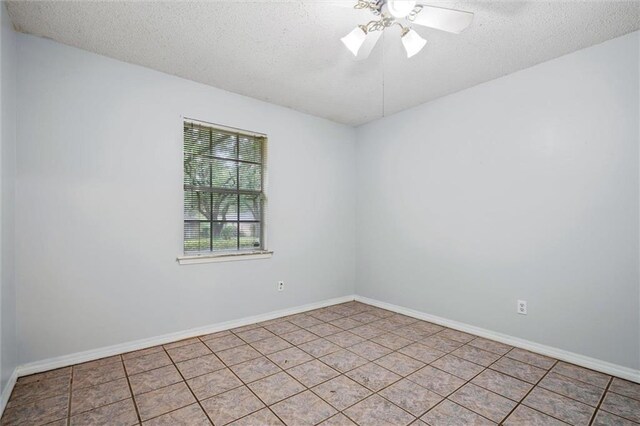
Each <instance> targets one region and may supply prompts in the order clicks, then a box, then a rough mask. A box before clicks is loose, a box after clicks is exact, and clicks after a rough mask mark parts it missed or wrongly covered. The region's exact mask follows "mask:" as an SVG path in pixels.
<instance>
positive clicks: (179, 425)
mask: <svg viewBox="0 0 640 426" xmlns="http://www.w3.org/2000/svg"><path fill="white" fill-rule="evenodd" d="M144 425H145V426H210V425H211V422H210V421H209V419H208V418H207V415H206V414H205V413H204V411H202V408H200V405H198V404H191V405H187V406H186V407H183V408H180V409H178V410H176V411H172V412H170V413H167V414H164V415H162V416H160V417H156V418H153V419H151V420H148V421H146V422H144Z"/></svg>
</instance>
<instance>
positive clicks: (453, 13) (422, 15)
mask: <svg viewBox="0 0 640 426" xmlns="http://www.w3.org/2000/svg"><path fill="white" fill-rule="evenodd" d="M353 7H354V9H364V10H369V11H370V12H372V13H373V14H374V15H375V16H376V17H377V19H374V20H372V21H369V22H368V23H366V24H363V25H358V26H357V27H355V28H354V29H353V30H352V31H351V32H350V33H349V34H347V35H346V36H344V37H342V38H341V40H342V42H343V43H344V45H345V46H346V47H347V49H349V50H350V51H351V53H353V55H354V56H355V57H356V59H365V58H367V57H368V56H369V53H371V50H373V48H374V46H375V45H376V42H377V41H378V39H379V38H380V35H381V34H382V32H383V31H384V30H386V29H387V28H389V27H392V26H393V25H398V26H399V27H400V31H401V32H400V40H401V41H402V45H403V46H404V49H405V51H406V52H407V58H410V57H412V56H413V55H415V54H416V53H418V52H420V51H421V50H422V48H423V47H424V46H425V45H426V44H427V41H426V40H425V39H424V38H422V37H421V36H420V34H418V33H417V32H416V31H415V30H413V29H412V28H411V26H410V25H411V24H416V25H423V26H425V27H430V28H435V29H438V30H442V31H447V32H450V33H455V34H459V33H460V32H462V31H463V30H464V29H465V28H467V27H468V26H469V25H470V24H471V21H472V20H473V13H471V12H465V11H462V10H455V9H446V8H443V7H436V6H427V5H424V4H417V2H416V1H411V0H357V3H356V4H355V5H354V6H353ZM403 22H404V24H405V25H403V24H402V23H403Z"/></svg>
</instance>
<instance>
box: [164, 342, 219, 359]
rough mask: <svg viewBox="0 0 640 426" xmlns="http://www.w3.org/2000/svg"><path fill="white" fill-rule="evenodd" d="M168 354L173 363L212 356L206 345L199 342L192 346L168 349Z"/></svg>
mask: <svg viewBox="0 0 640 426" xmlns="http://www.w3.org/2000/svg"><path fill="white" fill-rule="evenodd" d="M167 353H168V354H169V356H170V357H171V359H172V360H173V362H181V361H187V360H190V359H193V358H197V357H200V356H205V355H209V354H211V350H210V349H209V348H208V347H207V346H205V344H204V343H202V342H201V341H198V342H196V343H192V344H190V345H183V346H178V347H176V348H170V349H167Z"/></svg>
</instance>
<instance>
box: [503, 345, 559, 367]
mask: <svg viewBox="0 0 640 426" xmlns="http://www.w3.org/2000/svg"><path fill="white" fill-rule="evenodd" d="M505 356H506V357H508V358H513V359H517V360H518V361H521V362H526V363H527V364H531V365H535V366H536V367H538V368H544V369H545V370H548V369H550V368H551V367H553V364H555V363H556V360H555V359H553V358H549V357H547V356H544V355H539V354H536V353H533V352H529V351H525V350H524V349H520V348H513V349H511V351H509V353H508V354H507V355H505Z"/></svg>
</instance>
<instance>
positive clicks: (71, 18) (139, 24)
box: [8, 0, 640, 125]
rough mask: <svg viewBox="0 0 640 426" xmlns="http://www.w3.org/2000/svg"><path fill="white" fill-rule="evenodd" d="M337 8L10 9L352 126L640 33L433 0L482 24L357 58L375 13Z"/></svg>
mask: <svg viewBox="0 0 640 426" xmlns="http://www.w3.org/2000/svg"><path fill="white" fill-rule="evenodd" d="M345 1H347V0H345ZM347 2H348V1H347ZM337 3H338V1H336V0H298V1H293V0H291V1H287V0H272V1H269V0H263V1H259V0H258V1H256V0H254V1H229V0H227V1H209V2H139V1H128V2H111V1H109V2H53V1H50V2H22V1H10V2H8V9H9V14H10V16H11V18H12V20H13V23H14V25H15V27H16V28H17V29H18V30H19V31H22V32H25V33H29V34H34V35H38V36H44V37H49V38H51V39H53V40H56V41H59V42H61V43H65V44H68V45H71V46H76V47H79V48H81V49H85V50H89V51H92V52H96V53H99V54H102V55H106V56H110V57H113V58H116V59H120V60H123V61H126V62H130V63H134V64H139V65H143V66H146V67H150V68H154V69H157V70H160V71H164V72H166V73H169V74H174V75H178V76H181V77H184V78H188V79H190V80H194V81H198V82H202V83H205V84H209V85H211V86H215V87H218V88H221V89H225V90H229V91H231V92H236V93H240V94H243V95H247V96H251V97H253V98H257V99H262V100H265V101H268V102H272V103H275V104H278V105H283V106H286V107H290V108H293V109H296V110H300V111H303V112H308V113H310V114H314V115H317V116H321V117H325V118H328V119H330V120H334V121H337V122H341V123H346V124H350V125H360V124H363V123H366V122H368V121H371V120H374V119H377V118H379V117H381V116H382V115H383V107H384V115H389V114H392V113H395V112H398V111H401V110H403V109H406V108H409V107H412V106H415V105H418V104H421V103H424V102H427V101H430V100H432V99H435V98H438V97H440V96H443V95H447V94H449V93H453V92H456V91H459V90H462V89H465V88H467V87H470V86H473V85H476V84H479V83H482V82H485V81H488V80H491V79H494V78H497V77H500V76H502V75H505V74H509V73H512V72H514V71H517V70H520V69H523V68H526V67H529V66H532V65H534V64H537V63H540V62H543V61H546V60H549V59H552V58H555V57H557V56H560V55H563V54H565V53H568V52H572V51H575V50H578V49H581V48H584V47H587V46H590V45H593V44H596V43H600V42H602V41H605V40H608V39H611V38H614V37H617V36H620V35H623V34H626V33H629V32H631V31H634V30H637V29H638V28H640V2H638V1H628V2H627V1H589V2H576V1H567V2H565V1H562V2H561V1H544V2H543V1H457V0H451V1H449V0H447V1H442V0H434V1H430V0H424V1H423V3H425V4H429V5H437V6H441V7H451V8H456V9H462V10H468V11H471V12H474V13H475V19H474V22H473V23H472V24H471V27H469V28H468V29H467V30H466V31H465V32H464V33H462V34H460V35H454V34H449V33H444V32H440V31H437V30H432V29H428V28H424V27H417V26H416V27H415V28H416V29H417V31H418V32H419V33H420V34H421V35H422V36H423V37H425V38H426V39H427V40H428V44H427V46H426V47H425V49H424V50H423V51H422V52H421V53H419V54H418V55H416V56H414V57H413V58H411V59H407V58H406V57H405V54H404V52H403V49H402V46H401V43H400V40H399V31H398V30H397V29H396V28H394V29H391V30H387V31H386V33H385V34H386V35H385V38H384V40H383V39H381V41H383V43H379V44H378V46H377V47H376V49H375V50H374V51H373V52H372V54H371V56H370V57H369V59H367V60H366V61H363V62H356V61H355V60H354V59H353V58H352V56H351V54H350V53H349V52H348V51H347V50H346V49H345V48H344V46H343V45H342V43H341V42H340V37H342V36H344V35H345V34H346V33H348V32H349V31H350V30H351V29H353V27H354V26H355V25H356V24H359V23H365V22H367V21H368V20H369V19H370V18H371V17H372V15H371V14H370V13H369V12H367V11H364V10H354V9H351V8H349V7H343V6H342V7H341V6H340V5H338V4H337ZM348 3H350V4H351V3H352V2H348ZM353 3H355V0H354V1H353ZM382 45H383V46H382ZM383 47H384V49H383ZM383 80H384V86H383ZM383 87H384V89H383ZM383 99H384V103H383Z"/></svg>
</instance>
